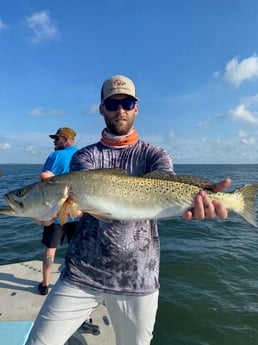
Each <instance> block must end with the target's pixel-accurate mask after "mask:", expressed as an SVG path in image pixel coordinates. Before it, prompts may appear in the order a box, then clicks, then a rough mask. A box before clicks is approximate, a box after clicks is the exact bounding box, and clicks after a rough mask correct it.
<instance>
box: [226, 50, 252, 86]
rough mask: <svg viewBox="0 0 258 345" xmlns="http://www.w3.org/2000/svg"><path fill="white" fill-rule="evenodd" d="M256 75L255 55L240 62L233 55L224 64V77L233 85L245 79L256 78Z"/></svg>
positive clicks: (237, 84)
mask: <svg viewBox="0 0 258 345" xmlns="http://www.w3.org/2000/svg"><path fill="white" fill-rule="evenodd" d="M257 77H258V57H257V56H255V55H254V56H251V57H249V58H246V59H243V60H242V61H240V62H239V61H238V58H236V57H234V58H233V59H232V60H230V61H229V62H228V63H227V65H226V68H225V74H224V78H225V79H226V80H227V81H228V82H229V83H232V84H234V85H235V86H239V85H240V84H241V83H242V82H243V81H245V80H251V79H256V78H257Z"/></svg>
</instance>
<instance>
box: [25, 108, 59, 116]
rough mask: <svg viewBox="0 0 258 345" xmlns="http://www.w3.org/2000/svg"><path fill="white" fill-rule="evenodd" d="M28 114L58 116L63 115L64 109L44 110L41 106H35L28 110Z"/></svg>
mask: <svg viewBox="0 0 258 345" xmlns="http://www.w3.org/2000/svg"><path fill="white" fill-rule="evenodd" d="M28 114H29V115H30V116H35V117H36V116H59V115H64V114H65V111H64V110H57V109H54V110H49V111H45V110H44V108H43V107H37V108H34V109H32V110H30V111H29V112H28Z"/></svg>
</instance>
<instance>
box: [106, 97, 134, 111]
mask: <svg viewBox="0 0 258 345" xmlns="http://www.w3.org/2000/svg"><path fill="white" fill-rule="evenodd" d="M120 104H121V106H122V108H123V109H124V110H132V109H133V108H134V106H135V101H134V100H132V99H121V100H120V99H107V100H106V101H105V102H104V105H105V108H106V109H107V111H116V110H117V109H118V107H119V105H120Z"/></svg>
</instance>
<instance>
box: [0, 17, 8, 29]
mask: <svg viewBox="0 0 258 345" xmlns="http://www.w3.org/2000/svg"><path fill="white" fill-rule="evenodd" d="M7 28H8V26H7V25H6V24H5V23H4V22H3V21H2V20H1V19H0V31H3V30H5V29H7Z"/></svg>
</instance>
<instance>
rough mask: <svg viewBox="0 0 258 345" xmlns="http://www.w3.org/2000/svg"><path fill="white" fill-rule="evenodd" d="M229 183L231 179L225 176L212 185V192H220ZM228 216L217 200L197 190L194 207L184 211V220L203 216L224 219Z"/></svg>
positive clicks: (198, 218) (200, 218)
mask: <svg viewBox="0 0 258 345" xmlns="http://www.w3.org/2000/svg"><path fill="white" fill-rule="evenodd" d="M230 184H231V180H230V179H229V178H226V179H225V180H223V181H221V182H218V183H216V184H215V185H214V189H213V190H214V192H220V191H222V190H224V189H226V188H228V187H229V186H230ZM227 216H228V211H227V209H226V207H225V206H224V205H223V204H222V203H220V202H219V201H215V200H213V201H211V200H210V198H209V196H208V194H207V193H205V192H204V191H201V192H199V193H198V194H197V195H196V197H195V199H194V208H193V209H192V210H188V211H186V212H185V213H184V218H185V219H186V220H190V219H197V220H203V219H204V218H209V219H211V218H215V217H219V218H220V219H225V218H227Z"/></svg>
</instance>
